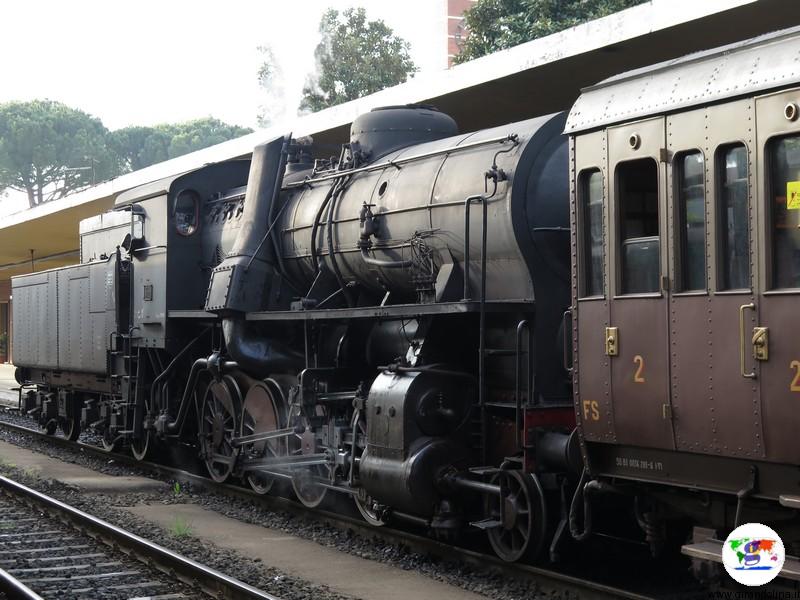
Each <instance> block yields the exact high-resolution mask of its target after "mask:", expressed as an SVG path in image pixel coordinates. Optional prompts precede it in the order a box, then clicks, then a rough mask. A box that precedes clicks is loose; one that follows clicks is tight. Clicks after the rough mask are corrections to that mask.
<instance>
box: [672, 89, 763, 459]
mask: <svg viewBox="0 0 800 600" xmlns="http://www.w3.org/2000/svg"><path fill="white" fill-rule="evenodd" d="M752 111H753V109H752V102H748V101H746V100H745V101H738V102H730V103H726V104H720V105H716V106H711V107H708V108H701V109H697V110H693V111H688V112H685V113H681V114H676V115H672V116H670V117H668V118H667V140H668V142H667V148H668V151H669V153H668V154H669V159H670V160H669V164H668V169H667V175H668V177H667V183H668V191H669V211H670V216H671V219H670V240H671V242H672V249H673V250H672V253H671V257H670V261H669V267H670V277H669V283H670V289H671V291H670V298H669V310H670V314H669V320H670V323H669V324H670V347H671V351H670V379H671V381H670V388H671V394H672V405H673V421H674V430H675V445H676V447H677V449H679V450H684V451H688V452H704V453H714V454H718V455H723V456H746V457H759V456H761V455H762V452H763V444H762V443H761V439H762V437H761V433H762V429H761V415H760V404H759V394H758V385H757V383H756V381H755V379H754V378H755V377H756V373H755V371H757V369H758V367H757V365H755V364H754V361H753V355H752V334H753V328H754V327H755V326H756V325H757V311H758V308H759V307H758V306H756V303H755V296H754V295H753V288H752V281H753V273H752V272H751V271H752V265H751V259H750V257H751V252H752V251H753V250H754V248H755V246H754V245H753V241H752V239H751V238H752V235H751V230H753V227H752V211H750V201H749V199H750V196H751V193H750V189H751V187H750V183H751V181H752V177H751V174H750V173H749V171H750V163H751V149H752V147H753V140H752V139H751V135H752V133H751V131H752V125H751V124H752V117H753V112H752ZM745 415H747V418H745Z"/></svg>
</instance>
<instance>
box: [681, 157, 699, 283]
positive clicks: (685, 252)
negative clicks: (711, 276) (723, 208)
mask: <svg viewBox="0 0 800 600" xmlns="http://www.w3.org/2000/svg"><path fill="white" fill-rule="evenodd" d="M675 170H676V174H675V175H676V176H675V183H676V188H677V189H676V197H677V201H678V226H679V233H678V235H679V244H680V254H679V263H678V265H679V275H680V279H679V282H680V291H682V292H691V291H698V290H705V289H706V203H705V185H704V181H705V165H704V161H703V153H702V152H698V151H694V152H684V153H683V154H679V155H678V156H677V157H676V160H675Z"/></svg>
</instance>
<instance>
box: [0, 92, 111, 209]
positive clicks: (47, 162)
mask: <svg viewBox="0 0 800 600" xmlns="http://www.w3.org/2000/svg"><path fill="white" fill-rule="evenodd" d="M107 135H108V130H107V129H106V128H105V127H104V126H103V124H102V123H101V122H100V120H99V119H96V118H94V117H92V116H90V115H88V114H86V113H85V112H83V111H80V110H76V109H74V108H70V107H68V106H65V105H64V104H61V103H60V102H53V101H51V100H34V101H32V102H8V103H5V104H0V191H2V190H4V189H6V188H10V189H13V190H17V191H20V192H25V193H26V194H27V195H28V203H29V205H30V206H31V207H33V206H36V205H37V204H41V203H43V202H47V201H49V200H54V199H56V198H61V197H63V196H66V195H67V194H69V193H70V192H73V191H75V190H78V189H80V188H82V187H85V186H87V185H91V184H92V183H93V182H96V181H100V180H102V179H106V178H108V177H110V176H112V175H113V174H114V170H115V166H116V161H115V160H114V158H113V156H112V155H111V154H110V153H109V152H108V149H107V147H106V136H107Z"/></svg>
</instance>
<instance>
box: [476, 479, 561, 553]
mask: <svg viewBox="0 0 800 600" xmlns="http://www.w3.org/2000/svg"><path fill="white" fill-rule="evenodd" d="M492 483H495V484H499V485H500V489H501V493H500V495H497V494H487V495H486V505H485V507H486V516H487V517H488V518H490V519H495V520H497V521H500V525H499V526H498V527H494V528H492V529H489V530H488V532H487V533H488V536H489V543H490V544H491V545H492V548H493V549H494V551H495V553H496V554H497V556H499V557H500V558H502V559H503V560H505V561H507V562H516V561H518V560H521V559H527V560H535V559H536V558H538V556H539V555H540V554H541V552H542V548H543V547H544V542H545V537H546V534H547V505H546V504H545V497H544V492H543V491H542V486H541V484H540V483H539V479H538V478H537V477H536V475H534V474H533V473H523V472H522V471H512V470H508V471H500V472H499V473H498V474H497V475H495V476H494V478H493V480H492Z"/></svg>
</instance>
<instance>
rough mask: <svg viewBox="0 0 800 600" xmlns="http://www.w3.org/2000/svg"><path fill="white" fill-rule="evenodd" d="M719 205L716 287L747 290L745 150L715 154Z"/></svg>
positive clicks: (727, 149) (737, 147)
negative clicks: (717, 277)
mask: <svg viewBox="0 0 800 600" xmlns="http://www.w3.org/2000/svg"><path fill="white" fill-rule="evenodd" d="M717 180H718V181H719V185H718V189H719V205H718V209H717V231H718V247H719V254H718V257H719V262H720V269H719V271H720V272H719V282H718V284H719V288H720V289H721V290H737V289H748V288H749V287H750V215H749V214H748V213H749V208H748V201H747V149H746V148H745V147H744V145H742V144H735V145H733V146H726V147H724V148H722V149H720V151H719V152H718V153H717Z"/></svg>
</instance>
